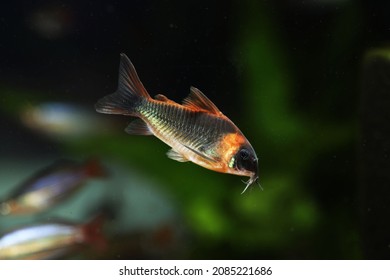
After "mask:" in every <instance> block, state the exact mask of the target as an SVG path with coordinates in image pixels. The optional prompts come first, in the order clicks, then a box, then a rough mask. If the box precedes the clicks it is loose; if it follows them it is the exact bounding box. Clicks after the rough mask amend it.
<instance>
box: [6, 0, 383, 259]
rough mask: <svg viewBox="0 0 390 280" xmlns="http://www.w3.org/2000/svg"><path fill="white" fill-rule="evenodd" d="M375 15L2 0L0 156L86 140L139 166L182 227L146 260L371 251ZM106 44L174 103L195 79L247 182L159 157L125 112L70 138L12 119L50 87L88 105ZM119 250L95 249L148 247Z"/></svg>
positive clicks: (97, 92)
mask: <svg viewBox="0 0 390 280" xmlns="http://www.w3.org/2000/svg"><path fill="white" fill-rule="evenodd" d="M389 13H390V3H388V2H386V1H351V0H349V1H348V0H333V1H325V0H324V1H319V0H318V1H314V0H312V1H287V0H285V1H282V0H280V1H250V0H245V1H13V2H12V1H7V2H6V3H3V4H2V8H1V12H0V30H1V33H0V34H1V38H0V117H1V121H0V129H1V131H2V134H1V140H0V141H1V142H0V144H1V145H0V160H4V161H9V160H13V161H25V160H29V159H36V160H38V161H39V158H41V157H53V158H57V157H68V158H69V157H70V158H74V157H76V158H84V157H87V156H89V155H91V154H93V155H97V156H99V157H100V158H101V159H102V161H103V162H104V161H105V160H107V161H108V160H109V161H118V162H120V163H121V164H122V165H123V166H125V168H129V169H131V170H135V172H136V173H138V174H141V176H144V177H146V178H151V179H152V180H154V182H155V183H156V184H157V189H159V191H163V192H165V193H167V194H168V195H169V196H170V197H172V201H173V202H174V205H175V207H176V208H175V209H176V211H177V214H178V215H179V216H180V219H179V220H178V221H175V223H174V225H173V227H174V228H175V229H176V228H177V227H179V228H180V229H183V228H184V231H185V232H186V233H185V234H184V236H182V237H181V241H180V242H179V244H180V245H178V247H180V250H178V251H177V252H176V251H175V253H173V254H170V255H165V254H160V255H158V257H159V258H160V257H161V258H190V259H192V258H203V259H204V258H206V259H209V258H210V259H214V258H219V259H224V258H226V259H259V258H260V259H261V258H265V259H312V258H314V259H367V258H368V259H371V258H374V259H377V258H386V259H387V258H389V256H390V229H389V222H388V217H389V215H388V214H390V213H389V212H390V211H389V203H388V197H389V190H388V189H389V187H390V179H389V175H387V173H388V172H390V168H389V167H390V164H389V159H388V153H389V149H390V141H389V133H390V132H389V129H388V124H389V120H390V118H389V112H388V111H389V110H388V108H389V106H387V105H390V102H389V90H388V89H389V78H388V77H389V73H390V71H389V62H388V60H389V58H390V50H389V49H388V48H387V46H388V42H389V36H390V18H389V16H388V15H389ZM121 52H124V53H126V54H127V55H128V56H129V58H130V59H131V60H132V62H133V63H134V65H135V67H136V69H137V71H138V74H139V76H140V78H141V80H142V81H143V83H144V85H145V87H146V88H147V90H148V91H149V92H150V94H151V95H155V94H158V93H163V94H165V95H166V96H168V97H169V98H170V99H173V100H175V101H177V102H179V101H180V100H182V99H183V98H184V97H185V96H186V95H187V94H188V92H189V88H190V86H195V87H198V88H199V89H201V90H202V91H203V92H204V93H205V94H206V95H207V96H208V97H209V98H210V99H211V100H212V101H213V102H214V103H215V104H216V105H217V106H218V107H219V108H220V110H221V111H222V112H224V113H225V114H226V115H227V116H228V117H229V118H230V119H232V120H233V121H234V122H235V124H236V125H237V126H238V127H239V128H240V129H241V130H242V131H243V132H244V134H245V135H246V136H247V138H248V139H249V141H250V142H251V143H252V145H253V146H254V148H255V150H256V152H257V154H258V157H259V159H260V183H261V185H262V187H263V191H261V190H260V189H259V188H258V187H257V186H254V187H253V188H252V189H251V190H250V191H248V192H246V193H245V194H243V195H240V192H241V191H242V189H243V187H244V185H243V184H242V183H241V182H240V178H239V177H234V176H232V175H226V174H218V173H213V172H211V171H208V170H205V169H202V168H200V167H197V166H195V165H192V164H180V163H177V162H174V161H172V160H170V159H168V158H167V157H166V156H165V151H167V150H168V147H166V146H165V145H164V144H162V143H160V142H159V141H158V140H157V139H154V138H147V137H134V136H129V135H126V134H125V133H124V132H123V129H124V128H125V126H126V124H127V123H128V119H126V118H122V117H119V116H108V115H107V116H105V117H106V118H107V119H109V120H111V121H113V122H116V124H117V125H118V126H117V128H116V129H115V133H112V135H110V134H109V135H107V134H105V135H92V136H87V137H86V136H84V137H80V138H78V139H77V140H66V139H60V140H59V139H56V140H53V139H52V138H50V137H46V136H45V135H44V134H42V133H40V132H37V131H34V130H31V129H30V128H28V127H26V126H25V125H24V124H23V123H22V122H21V121H20V114H22V112H23V110H24V108H25V106H26V105H32V106H39V104H41V103H42V102H52V101H56V102H70V103H73V104H77V105H81V106H84V107H85V108H89V109H90V110H91V114H94V112H93V105H94V104H95V102H96V101H97V100H98V99H99V98H101V97H102V96H104V95H107V94H109V93H111V92H113V91H115V89H116V86H117V74H118V65H119V54H120V53H121ZM118 123H119V124H118ZM36 167H37V168H38V166H36ZM37 168H36V169H37ZM36 169H31V173H30V174H33V173H34V171H35V170H36ZM27 175H28V174H25V175H24V176H27ZM129 184H131V182H129ZM0 186H1V178H0ZM114 191H115V190H113V192H114ZM129 215H131V213H129ZM151 215H153V214H151ZM113 219H114V218H113ZM145 219H148V217H145ZM130 234H133V232H132V233H129V236H130ZM140 236H142V233H140ZM175 236H176V235H175ZM111 237H112V236H111ZM121 238H122V239H121V240H129V238H130V237H126V235H124V236H122V237H121ZM137 238H138V237H137ZM112 239H115V236H114V237H112ZM117 242H118V241H117ZM123 242H124V243H123V244H127V243H126V242H125V241H123ZM135 243H136V242H135ZM119 247H120V246H118V244H115V240H114V241H112V248H113V249H112V251H115V250H121V249H122V250H124V251H126V249H125V245H123V247H124V248H119ZM129 248H130V247H129ZM131 248H132V247H131ZM129 250H131V249H128V250H127V253H128V254H127V255H126V254H125V253H124V252H121V253H120V254H119V253H118V254H117V253H112V252H111V253H110V254H107V255H103V256H100V257H101V258H118V256H120V257H119V258H148V257H156V256H155V255H153V256H149V255H148V254H147V253H144V254H141V255H137V254H138V251H137V253H134V254H131V253H129V252H128V251H129ZM89 257H92V258H94V257H96V256H89Z"/></svg>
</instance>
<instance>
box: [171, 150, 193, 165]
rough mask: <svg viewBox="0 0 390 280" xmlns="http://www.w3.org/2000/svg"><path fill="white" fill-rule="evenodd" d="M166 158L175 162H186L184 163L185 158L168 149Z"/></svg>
mask: <svg viewBox="0 0 390 280" xmlns="http://www.w3.org/2000/svg"><path fill="white" fill-rule="evenodd" d="M167 156H168V157H169V158H170V159H173V160H176V161H179V162H186V161H188V159H187V158H185V157H184V156H183V155H182V154H180V153H179V152H177V151H175V150H174V149H170V150H169V151H168V152H167Z"/></svg>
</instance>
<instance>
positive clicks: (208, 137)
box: [95, 54, 258, 191]
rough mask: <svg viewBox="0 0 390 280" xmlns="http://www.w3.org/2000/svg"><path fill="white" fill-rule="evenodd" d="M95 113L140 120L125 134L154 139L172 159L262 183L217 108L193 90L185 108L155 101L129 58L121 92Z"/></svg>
mask: <svg viewBox="0 0 390 280" xmlns="http://www.w3.org/2000/svg"><path fill="white" fill-rule="evenodd" d="M95 108H96V110H97V112H100V113H105V114H121V115H129V116H135V117H138V119H136V120H135V121H133V122H131V123H130V124H129V126H128V127H127V128H126V132H127V133H129V134H136V135H155V136H156V137H158V138H159V139H160V140H162V141H163V142H165V143H166V144H168V145H169V146H170V147H172V149H171V150H170V151H168V157H170V158H171V159H174V160H177V161H180V162H185V161H192V162H194V163H195V164H198V165H200V166H202V167H204V168H207V169H210V170H213V171H217V172H222V173H230V174H236V175H242V176H249V177H250V179H249V181H248V184H247V187H248V186H249V185H250V184H252V183H253V182H255V181H256V180H257V179H258V159H257V157H256V153H255V151H254V149H253V148H252V146H251V144H250V143H249V141H248V140H247V139H246V138H245V136H244V135H243V134H242V132H241V131H240V130H239V129H238V127H237V126H236V125H235V124H234V123H233V122H232V121H231V120H230V119H229V118H227V117H226V116H225V115H224V114H223V113H222V112H221V111H220V110H219V109H218V108H217V107H216V106H215V105H214V103H213V102H211V101H210V100H209V99H208V98H207V97H206V96H205V95H204V94H203V93H202V92H201V91H200V90H199V89H197V88H194V87H191V90H190V94H189V96H188V97H187V98H185V99H184V101H183V104H178V103H176V102H174V101H172V100H170V99H168V98H167V97H166V96H164V95H162V94H158V95H156V96H155V98H154V99H153V98H151V97H150V95H149V94H148V92H147V91H146V89H145V88H144V86H143V84H142V82H141V81H140V79H139V78H138V75H137V73H136V70H135V68H134V66H133V64H132V63H131V62H130V60H129V59H128V58H127V56H126V55H125V54H121V62H120V67H119V82H118V89H117V91H116V92H115V93H113V94H111V95H108V96H106V97H104V98H102V99H100V100H99V101H98V102H97V104H96V105H95ZM245 190H246V188H245ZM245 190H244V191H245Z"/></svg>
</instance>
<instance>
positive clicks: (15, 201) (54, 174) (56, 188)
mask: <svg viewBox="0 0 390 280" xmlns="http://www.w3.org/2000/svg"><path fill="white" fill-rule="evenodd" d="M106 176H107V173H106V170H105V169H104V168H103V167H102V165H101V164H100V163H99V161H98V160H97V159H90V160H87V161H85V162H84V163H77V162H74V161H69V160H63V161H58V162H56V163H54V164H52V165H51V166H49V167H47V168H46V169H44V170H41V171H38V172H37V173H36V174H35V175H34V176H32V177H31V178H29V179H28V180H26V181H25V182H24V183H22V184H21V185H19V186H18V187H17V188H15V190H14V191H13V192H12V193H11V194H10V195H9V197H8V198H7V199H6V200H5V201H3V202H1V203H0V214H1V215H17V214H34V213H38V212H41V211H44V210H46V209H48V208H49V207H52V206H55V205H56V204H58V203H59V202H62V201H63V200H65V199H66V198H68V197H69V196H70V195H72V194H73V193H75V192H76V191H77V190H78V189H80V188H81V187H82V186H84V185H85V183H86V182H87V181H88V180H89V179H91V178H101V177H106Z"/></svg>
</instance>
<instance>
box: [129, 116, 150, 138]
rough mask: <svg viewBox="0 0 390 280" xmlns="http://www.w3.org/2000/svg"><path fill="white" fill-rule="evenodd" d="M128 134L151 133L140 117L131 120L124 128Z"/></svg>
mask: <svg viewBox="0 0 390 280" xmlns="http://www.w3.org/2000/svg"><path fill="white" fill-rule="evenodd" d="M125 131H126V132H127V133H128V134H132V135H153V132H152V131H150V129H149V127H148V125H147V124H146V123H145V122H144V121H143V120H141V119H136V120H134V121H132V122H131V123H130V124H129V125H128V126H127V127H126V129H125Z"/></svg>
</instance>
